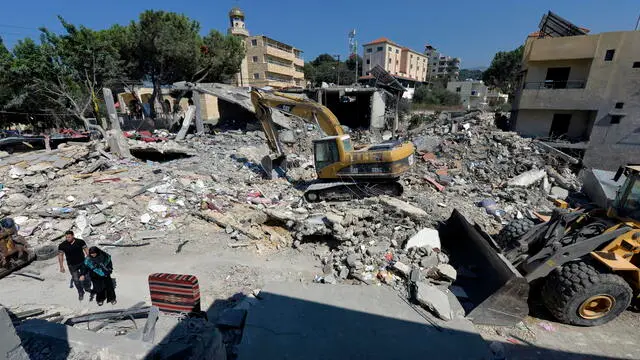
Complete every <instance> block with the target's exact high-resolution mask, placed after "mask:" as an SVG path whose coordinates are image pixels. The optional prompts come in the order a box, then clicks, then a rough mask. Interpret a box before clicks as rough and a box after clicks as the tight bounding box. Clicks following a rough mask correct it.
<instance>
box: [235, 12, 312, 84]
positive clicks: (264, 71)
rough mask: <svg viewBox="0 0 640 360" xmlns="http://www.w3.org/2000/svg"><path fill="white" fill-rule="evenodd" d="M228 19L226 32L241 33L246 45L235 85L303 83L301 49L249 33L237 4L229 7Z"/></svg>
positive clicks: (239, 34)
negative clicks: (229, 22)
mask: <svg viewBox="0 0 640 360" xmlns="http://www.w3.org/2000/svg"><path fill="white" fill-rule="evenodd" d="M229 19H230V21H231V27H230V28H229V31H228V32H229V34H233V35H235V36H239V37H241V38H242V40H243V43H244V44H245V48H246V56H245V59H244V60H243V61H242V65H241V67H240V73H238V74H237V75H236V85H237V86H257V87H263V86H272V87H276V88H284V87H295V86H299V87H304V86H305V80H304V72H303V68H304V60H303V59H302V50H300V49H296V48H295V47H293V46H291V45H287V44H285V43H283V42H280V41H277V40H275V39H272V38H270V37H267V36H265V35H256V36H250V34H249V31H248V30H247V29H246V27H245V21H244V20H245V16H244V12H243V11H242V10H240V9H239V8H237V7H235V8H233V9H231V11H230V12H229Z"/></svg>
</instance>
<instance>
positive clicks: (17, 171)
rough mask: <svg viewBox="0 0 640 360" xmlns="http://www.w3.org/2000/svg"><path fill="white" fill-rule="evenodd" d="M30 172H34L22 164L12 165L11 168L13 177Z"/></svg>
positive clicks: (16, 177)
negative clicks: (22, 166) (21, 165)
mask: <svg viewBox="0 0 640 360" xmlns="http://www.w3.org/2000/svg"><path fill="white" fill-rule="evenodd" d="M30 174H33V173H31V172H28V171H27V170H25V169H23V168H21V167H20V166H15V165H12V166H11V169H10V170H9V176H10V177H11V178H12V179H18V178H21V177H23V176H26V175H30Z"/></svg>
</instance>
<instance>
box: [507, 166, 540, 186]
mask: <svg viewBox="0 0 640 360" xmlns="http://www.w3.org/2000/svg"><path fill="white" fill-rule="evenodd" d="M546 175H547V172H546V171H544V170H538V169H533V170H529V171H525V172H523V173H522V174H520V175H518V176H516V177H514V178H513V179H511V180H509V181H508V182H507V185H509V186H521V187H527V186H531V185H533V184H535V183H537V182H538V181H540V180H542V179H544V177H545V176H546Z"/></svg>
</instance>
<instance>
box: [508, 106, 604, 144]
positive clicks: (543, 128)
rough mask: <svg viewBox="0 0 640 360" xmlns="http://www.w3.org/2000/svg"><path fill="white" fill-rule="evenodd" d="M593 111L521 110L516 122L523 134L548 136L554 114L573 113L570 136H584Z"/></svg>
mask: <svg viewBox="0 0 640 360" xmlns="http://www.w3.org/2000/svg"><path fill="white" fill-rule="evenodd" d="M591 113H592V112H591V111H580V110H576V111H568V110H520V111H519V112H518V120H517V122H516V129H515V130H516V131H517V132H518V133H519V134H521V135H523V136H531V137H547V136H549V131H550V129H551V123H552V122H553V115H554V114H571V120H570V122H569V131H568V132H567V136H568V137H569V138H583V137H586V136H587V134H588V129H589V127H590V125H591V118H592V115H591Z"/></svg>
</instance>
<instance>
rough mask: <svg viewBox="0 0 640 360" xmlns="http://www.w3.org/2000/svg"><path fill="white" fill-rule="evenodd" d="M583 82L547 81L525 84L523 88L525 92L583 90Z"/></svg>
mask: <svg viewBox="0 0 640 360" xmlns="http://www.w3.org/2000/svg"><path fill="white" fill-rule="evenodd" d="M585 83H586V82H585V81H584V80H560V81H558V80H547V81H536V82H526V83H525V84H524V88H525V89H526V90H543V89H584V86H585Z"/></svg>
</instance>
